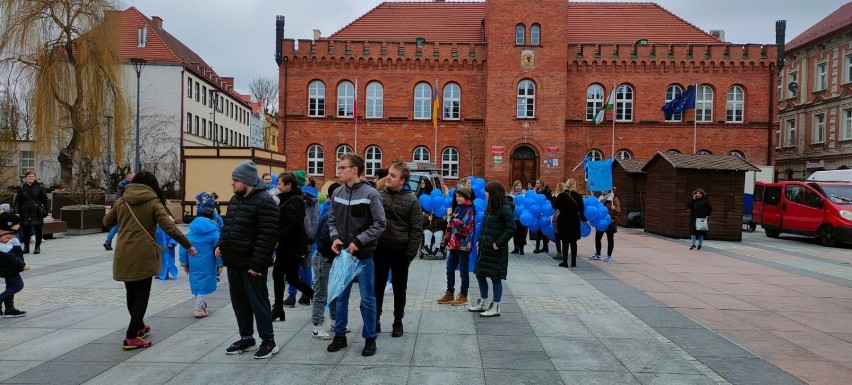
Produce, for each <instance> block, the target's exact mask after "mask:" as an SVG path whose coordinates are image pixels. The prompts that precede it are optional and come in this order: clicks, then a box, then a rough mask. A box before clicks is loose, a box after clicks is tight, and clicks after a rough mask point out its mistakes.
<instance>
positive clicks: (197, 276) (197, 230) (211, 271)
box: [180, 207, 222, 318]
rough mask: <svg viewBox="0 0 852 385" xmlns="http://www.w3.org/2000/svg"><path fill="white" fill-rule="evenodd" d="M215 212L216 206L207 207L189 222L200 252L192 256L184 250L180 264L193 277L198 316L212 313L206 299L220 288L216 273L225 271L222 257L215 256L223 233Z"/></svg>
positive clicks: (190, 281) (192, 283) (194, 243)
mask: <svg viewBox="0 0 852 385" xmlns="http://www.w3.org/2000/svg"><path fill="white" fill-rule="evenodd" d="M213 215H214V212H213V208H212V207H207V208H205V209H204V210H202V212H201V213H199V216H198V217H196V218H195V220H193V221H192V222H191V223H190V224H189V233H187V234H186V237H187V238H189V239H190V241H191V242H192V245H193V246H195V248H196V249H197V250H198V255H196V256H194V257H192V256H189V253H187V251H186V249H183V248H181V249H180V265H181V266H183V271H185V272H186V275H188V276H189V288H190V291H191V292H192V295H194V296H195V310H194V311H193V315H195V317H197V318H202V317H207V316H208V315H209V314H210V313H209V312H207V302H205V301H204V298H205V296H207V295H208V294H212V293H213V292H214V291H216V276H217V275H218V274H219V273H220V272H221V271H222V259H221V258H216V257H214V256H213V250H215V249H216V244H217V243H218V242H219V234H220V232H221V230H220V229H219V226H217V225H216V222H215V221H214V219H213Z"/></svg>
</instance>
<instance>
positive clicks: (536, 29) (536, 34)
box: [530, 24, 541, 45]
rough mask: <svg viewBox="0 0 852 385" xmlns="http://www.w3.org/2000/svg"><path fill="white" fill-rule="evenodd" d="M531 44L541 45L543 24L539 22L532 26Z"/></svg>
mask: <svg viewBox="0 0 852 385" xmlns="http://www.w3.org/2000/svg"><path fill="white" fill-rule="evenodd" d="M530 45H541V26H540V25H538V24H533V25H532V27H530Z"/></svg>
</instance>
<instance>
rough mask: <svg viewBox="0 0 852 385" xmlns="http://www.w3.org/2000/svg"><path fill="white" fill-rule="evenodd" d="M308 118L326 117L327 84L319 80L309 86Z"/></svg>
mask: <svg viewBox="0 0 852 385" xmlns="http://www.w3.org/2000/svg"><path fill="white" fill-rule="evenodd" d="M308 116H310V117H312V118H317V117H323V116H325V84H323V82H321V81H319V80H314V81H312V82H311V84H310V85H309V86H308Z"/></svg>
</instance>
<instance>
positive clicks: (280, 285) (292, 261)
mask: <svg viewBox="0 0 852 385" xmlns="http://www.w3.org/2000/svg"><path fill="white" fill-rule="evenodd" d="M301 266H302V261H301V260H300V259H299V258H293V257H285V256H281V255H279V256H278V257H277V258H275V267H273V268H272V279H273V280H274V282H273V290H274V291H275V304H280V303H284V282H285V281H286V282H287V283H289V284H290V285H292V286H294V287H295V288H296V289H297V290H299V291H301V292H302V294H305V295H307V296H308V297H309V298H314V289H312V288H311V286H310V285H308V284H307V283H305V281H302V279H301V278H299V268H300V267H301Z"/></svg>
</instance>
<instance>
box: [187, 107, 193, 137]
mask: <svg viewBox="0 0 852 385" xmlns="http://www.w3.org/2000/svg"><path fill="white" fill-rule="evenodd" d="M186 132H187V133H188V134H191V133H192V113H191V112H187V113H186Z"/></svg>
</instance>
